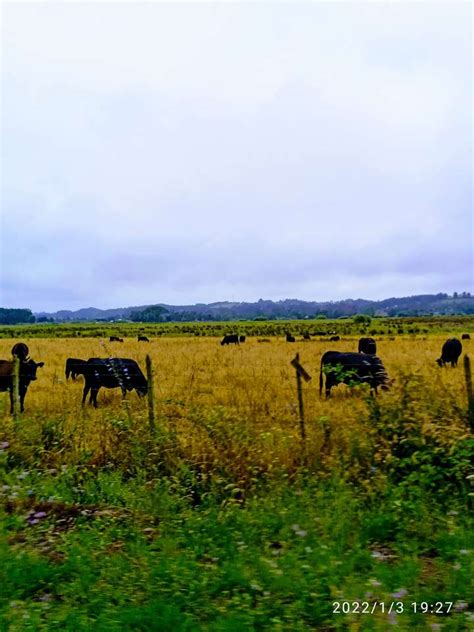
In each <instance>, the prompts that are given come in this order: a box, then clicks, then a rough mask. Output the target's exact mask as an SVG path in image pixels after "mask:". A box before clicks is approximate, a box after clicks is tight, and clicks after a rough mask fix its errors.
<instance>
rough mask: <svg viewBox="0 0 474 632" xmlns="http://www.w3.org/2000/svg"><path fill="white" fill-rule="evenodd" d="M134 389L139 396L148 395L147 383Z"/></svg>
mask: <svg viewBox="0 0 474 632" xmlns="http://www.w3.org/2000/svg"><path fill="white" fill-rule="evenodd" d="M136 391H137V394H138V395H139V397H145V395H148V385H147V384H144V385H142V386H137V387H136Z"/></svg>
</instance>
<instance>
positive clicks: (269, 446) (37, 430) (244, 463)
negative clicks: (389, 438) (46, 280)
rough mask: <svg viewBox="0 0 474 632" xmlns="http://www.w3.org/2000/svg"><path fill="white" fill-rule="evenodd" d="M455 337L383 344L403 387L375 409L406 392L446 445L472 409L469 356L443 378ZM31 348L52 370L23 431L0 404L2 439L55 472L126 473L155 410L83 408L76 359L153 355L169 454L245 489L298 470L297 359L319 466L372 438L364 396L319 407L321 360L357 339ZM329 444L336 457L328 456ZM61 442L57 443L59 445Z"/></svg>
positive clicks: (118, 401) (347, 393) (345, 394)
mask: <svg viewBox="0 0 474 632" xmlns="http://www.w3.org/2000/svg"><path fill="white" fill-rule="evenodd" d="M448 337H449V336H447V335H443V336H429V337H427V338H421V337H416V338H414V337H401V336H399V337H397V338H396V339H395V340H389V339H388V338H385V339H383V338H381V337H380V338H379V339H377V355H378V356H379V357H380V358H381V359H382V361H383V363H384V365H385V368H386V370H387V372H388V374H389V376H390V377H391V378H394V379H395V380H396V381H395V384H394V386H393V387H392V389H391V391H390V392H387V393H380V394H379V395H378V398H377V402H378V403H379V404H380V405H381V406H382V407H384V406H391V405H392V404H393V405H394V404H395V402H400V398H401V397H402V393H401V391H402V389H404V392H406V393H409V394H410V397H409V400H410V401H409V403H407V407H408V408H409V409H410V410H407V411H406V418H407V419H413V420H415V421H416V423H417V424H420V426H421V427H422V432H423V433H432V432H436V433H443V434H444V435H445V440H446V441H448V442H449V441H451V440H454V439H455V438H456V437H459V436H460V435H462V434H463V433H464V432H465V428H462V427H461V426H460V424H459V414H455V410H456V409H458V410H459V408H465V407H466V392H465V382H464V372H463V367H462V356H461V358H460V362H459V364H458V367H457V368H455V369H453V368H451V367H450V366H449V367H445V368H443V369H441V368H439V367H438V365H437V364H436V362H435V360H436V358H438V357H439V356H440V351H441V346H442V344H443V342H444V340H445V339H446V338H448ZM23 341H24V342H26V343H27V344H28V346H29V349H30V356H31V357H32V358H33V359H34V360H36V361H44V362H45V366H44V367H43V368H42V369H39V370H38V379H37V381H36V382H33V383H31V385H30V387H29V390H28V393H27V395H26V399H25V413H24V414H23V415H22V416H21V417H20V419H19V421H18V423H17V425H16V426H15V427H13V425H12V424H14V421H13V420H12V418H11V416H10V414H9V396H8V393H4V394H2V395H1V399H0V433H1V432H2V430H3V431H4V432H5V433H7V434H8V436H9V437H11V436H12V435H15V436H17V437H18V441H20V437H21V441H22V447H21V451H22V452H24V451H28V450H32V449H33V446H36V447H37V446H38V445H39V444H42V443H45V442H46V443H47V444H48V450H47V451H46V450H45V453H44V459H45V460H46V462H47V463H49V464H53V465H59V464H61V463H68V462H69V463H72V462H80V461H82V460H83V459H84V454H87V455H88V458H89V459H90V460H91V461H92V462H94V461H95V462H100V463H104V462H108V460H110V459H111V460H112V461H113V462H117V461H118V462H123V463H125V462H126V461H127V450H128V449H129V448H130V444H131V443H133V437H134V436H140V435H142V434H143V433H146V432H148V417H147V414H148V413H147V400H146V398H143V399H140V398H139V397H138V396H137V394H136V393H135V392H131V393H129V394H127V399H126V400H125V402H122V397H121V392H120V389H111V390H109V389H101V390H100V392H99V397H98V405H99V407H98V409H93V408H92V407H91V406H89V405H88V404H86V405H85V406H82V405H81V399H82V390H83V378H82V376H80V377H79V378H78V379H77V380H76V381H75V382H73V381H72V380H69V381H66V379H65V375H64V367H65V362H66V358H68V357H74V358H83V359H88V358H89V357H108V356H118V357H124V358H133V359H134V360H136V361H137V362H138V363H139V365H140V366H141V368H142V370H143V372H144V373H145V358H146V355H147V354H149V355H150V357H151V358H152V361H153V366H154V392H155V400H156V414H157V420H156V425H157V429H158V432H164V433H165V434H166V435H167V436H168V439H169V438H170V437H172V442H171V443H170V452H173V450H176V451H177V452H179V455H180V457H184V458H185V459H186V460H188V461H190V462H193V463H197V464H200V465H201V466H202V467H203V468H204V469H209V470H211V469H215V468H216V467H226V468H231V469H232V470H233V471H234V474H235V476H234V478H235V479H236V480H238V481H241V482H245V479H247V478H248V477H249V476H251V475H252V473H253V474H254V475H255V476H258V474H259V473H260V472H263V471H265V472H268V471H269V470H272V469H276V470H281V469H282V468H283V470H285V469H290V470H291V469H292V468H293V466H294V465H295V463H296V462H297V461H298V458H299V454H300V434H299V421H298V407H297V396H296V379H295V371H294V369H293V368H292V367H291V365H290V361H291V360H292V359H293V358H294V356H295V354H296V352H299V354H300V362H301V363H302V365H303V366H304V367H305V369H306V370H307V371H308V372H309V373H310V375H311V376H312V380H311V382H309V383H303V392H304V406H305V418H306V432H307V441H306V449H307V452H308V453H309V454H310V455H312V458H313V459H315V460H318V459H320V458H321V459H322V458H323V457H324V459H326V461H328V460H329V462H328V463H327V465H328V466H330V460H331V459H340V458H344V455H345V454H348V453H351V454H353V453H354V451H355V452H361V453H363V452H364V446H365V443H366V439H367V434H368V430H369V428H368V427H367V414H366V413H367V398H366V396H365V392H362V390H361V389H353V390H351V389H349V388H348V387H346V386H344V385H340V386H338V387H337V388H334V389H333V390H332V394H331V398H330V399H329V400H325V399H324V398H320V397H319V364H320V359H321V355H322V354H323V353H324V352H325V351H327V350H330V349H333V350H338V351H356V350H357V341H358V337H352V338H346V339H343V340H341V341H339V342H329V341H326V340H324V341H322V340H311V341H304V342H303V341H301V342H300V341H298V342H296V343H294V344H289V343H287V342H286V341H285V340H283V339H281V338H279V339H277V338H273V339H271V341H270V342H258V340H257V339H256V338H247V341H246V342H245V343H244V344H241V345H240V346H238V347H236V346H234V345H231V346H228V347H222V346H221V345H220V344H219V343H220V339H218V338H205V337H179V338H164V337H163V338H160V339H158V340H154V341H153V340H152V341H151V342H150V343H149V344H147V343H139V342H137V341H136V340H133V339H128V340H127V339H126V340H125V341H124V343H110V342H109V341H108V340H102V341H101V340H99V339H97V338H82V339H77V338H70V339H38V338H35V339H33V338H32V339H25V340H23ZM12 344H13V342H12V340H11V339H10V340H1V341H0V357H1V358H9V357H10V351H11V347H12ZM469 344H472V343H471V341H469V340H467V341H463V351H465V352H467V353H469V351H470V349H469ZM433 411H435V412H433ZM45 428H46V430H45ZM13 430H15V432H13ZM45 433H46V434H45ZM328 434H330V437H331V449H330V450H329V451H328V450H326V449H325V442H327V440H328ZM58 436H60V437H61V441H57V442H56V444H55V443H54V439H55V438H57V437H58ZM45 437H46V439H45ZM48 437H49V439H48ZM48 441H49V443H48ZM326 447H327V446H326ZM18 449H20V446H18ZM328 452H330V454H328ZM25 456H26V453H25Z"/></svg>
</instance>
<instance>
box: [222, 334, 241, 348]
mask: <svg viewBox="0 0 474 632" xmlns="http://www.w3.org/2000/svg"><path fill="white" fill-rule="evenodd" d="M230 344H234V345H238V344H239V336H238V335H237V334H226V335H225V336H224V337H223V338H222V340H221V345H230Z"/></svg>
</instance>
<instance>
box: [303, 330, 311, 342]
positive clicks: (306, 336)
mask: <svg viewBox="0 0 474 632" xmlns="http://www.w3.org/2000/svg"><path fill="white" fill-rule="evenodd" d="M303 340H311V336H310V335H309V333H308V332H305V333H304V334H303Z"/></svg>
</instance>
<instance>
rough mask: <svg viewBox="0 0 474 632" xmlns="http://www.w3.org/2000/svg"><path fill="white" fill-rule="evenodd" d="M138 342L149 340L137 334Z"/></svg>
mask: <svg viewBox="0 0 474 632" xmlns="http://www.w3.org/2000/svg"><path fill="white" fill-rule="evenodd" d="M138 342H150V341H149V339H148V338H147V337H146V336H138Z"/></svg>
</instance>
